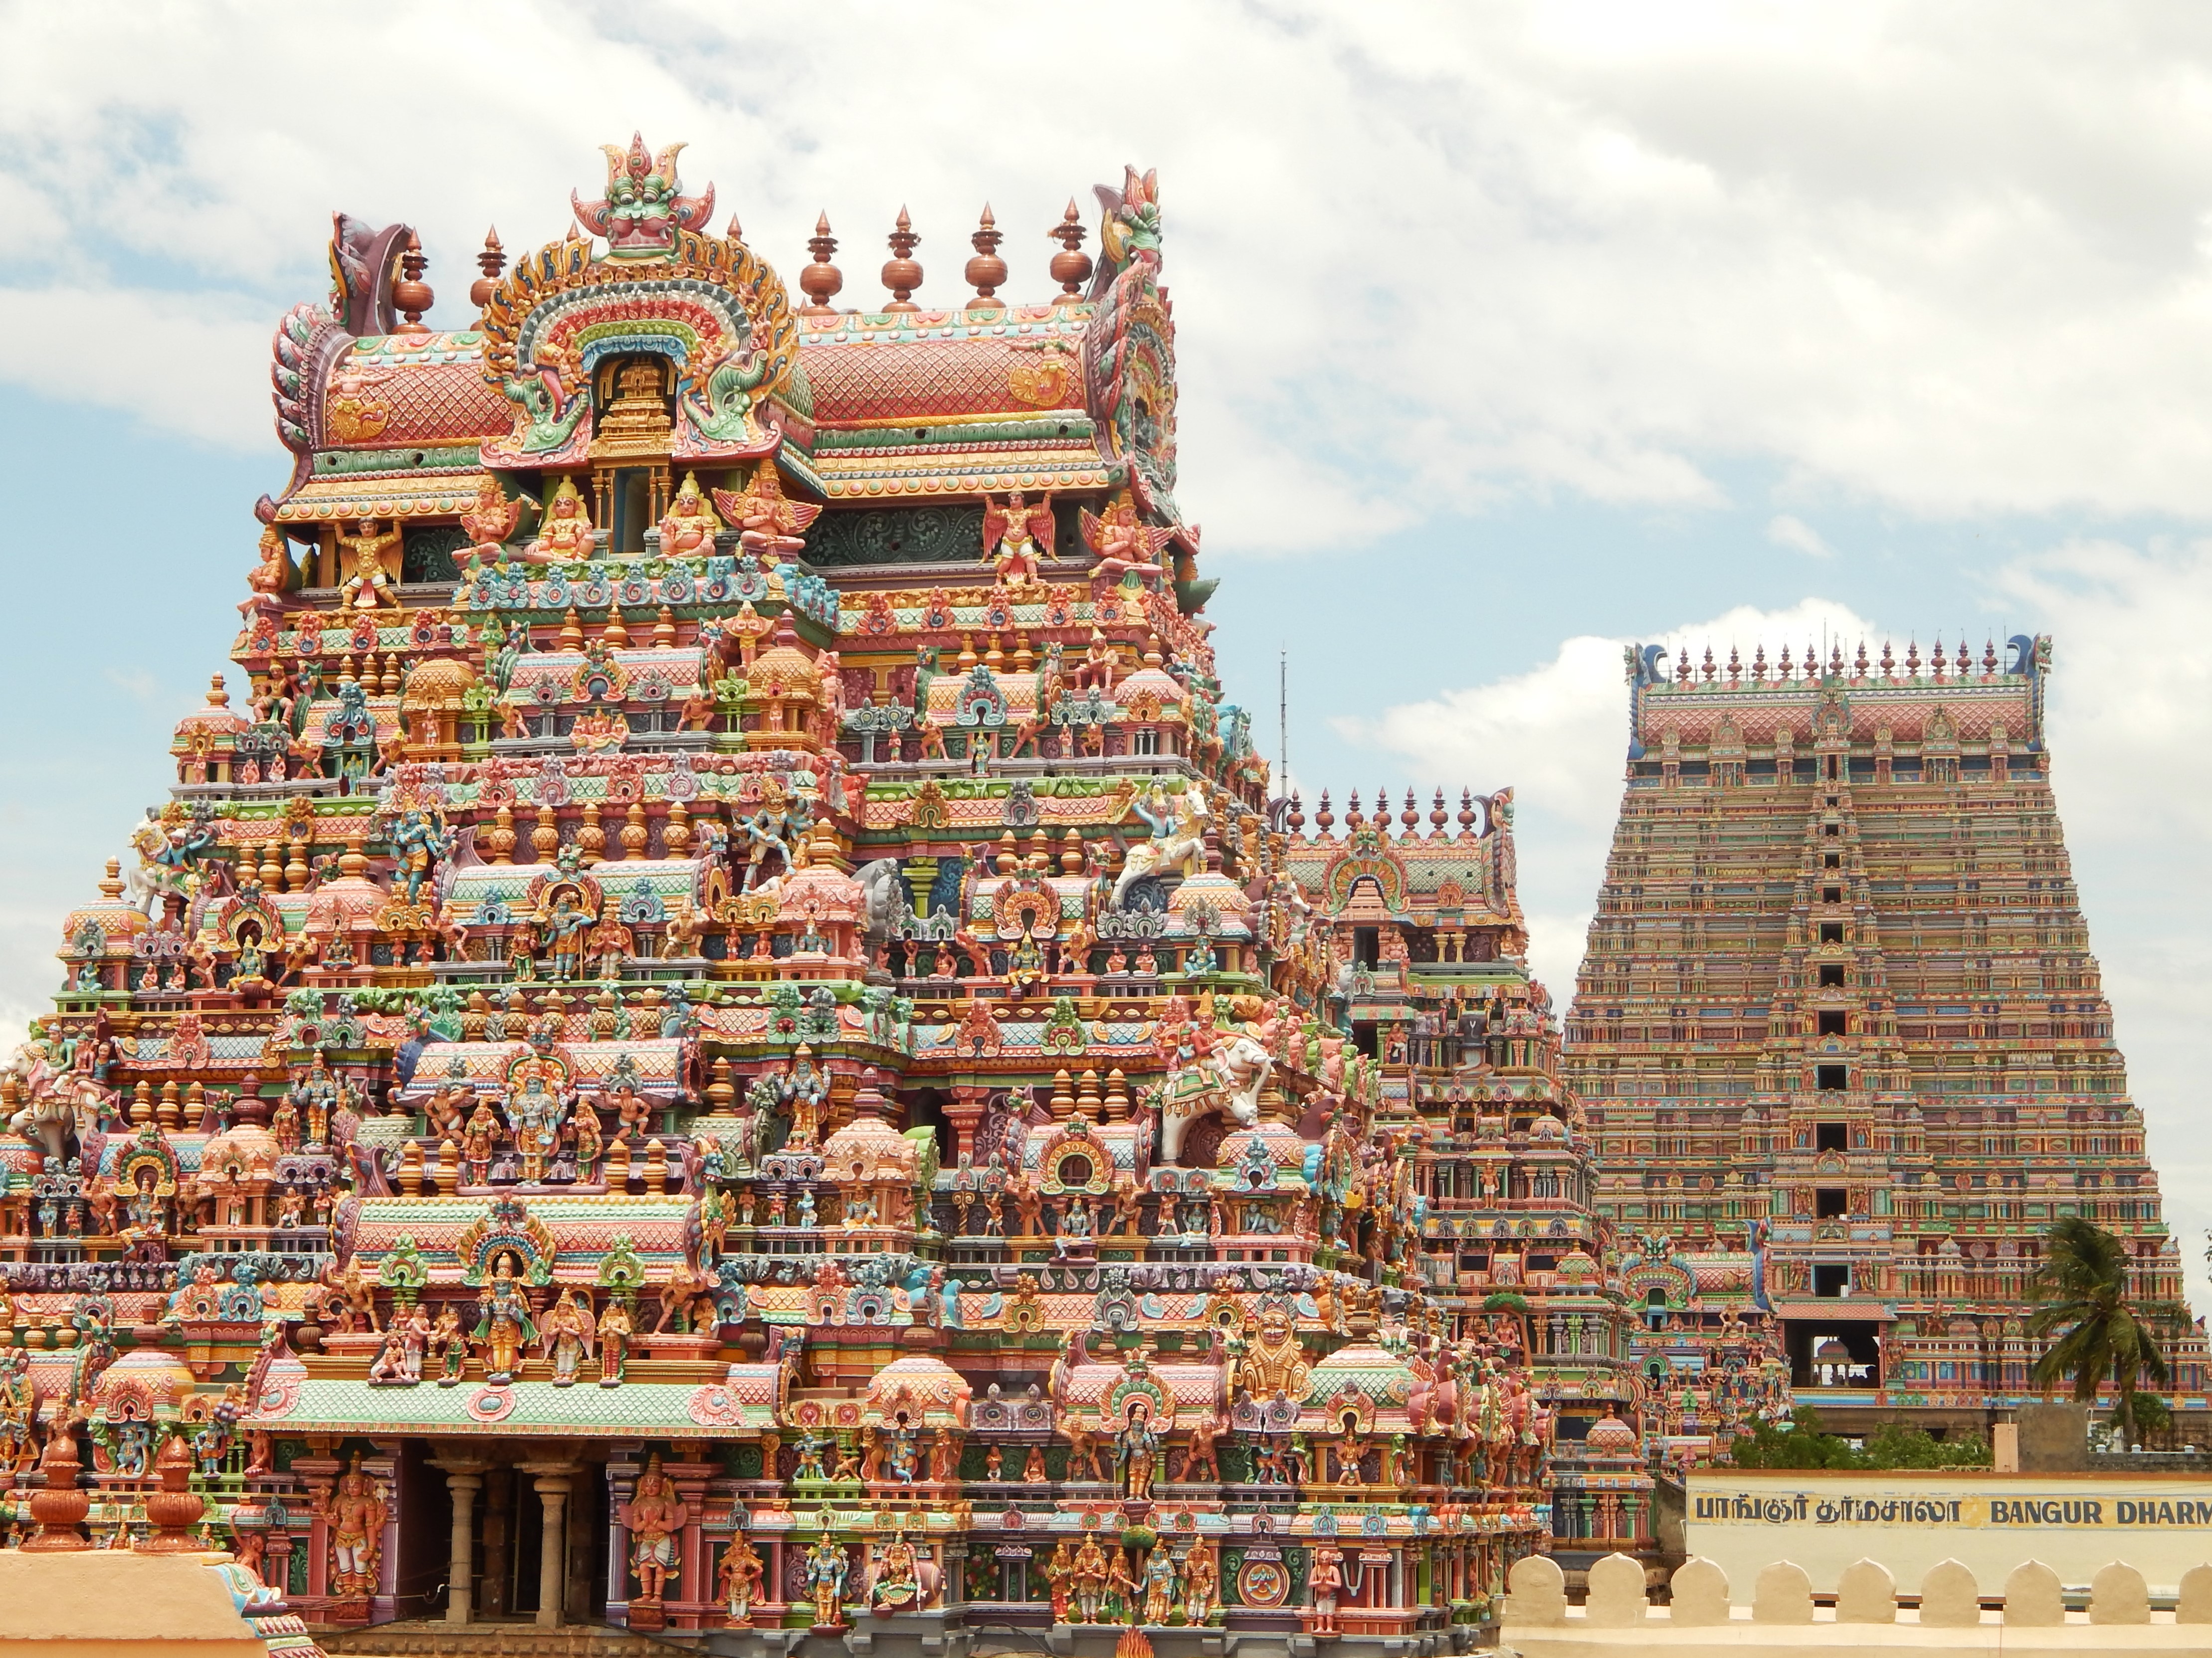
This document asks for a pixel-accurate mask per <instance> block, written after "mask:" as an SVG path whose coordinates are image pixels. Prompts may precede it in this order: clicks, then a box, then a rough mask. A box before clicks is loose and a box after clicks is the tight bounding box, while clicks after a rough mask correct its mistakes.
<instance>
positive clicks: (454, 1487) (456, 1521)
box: [446, 1473, 483, 1624]
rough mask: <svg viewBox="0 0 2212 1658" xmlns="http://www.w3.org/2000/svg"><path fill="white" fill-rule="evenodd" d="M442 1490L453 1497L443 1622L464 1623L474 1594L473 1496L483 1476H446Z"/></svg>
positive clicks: (456, 1474)
mask: <svg viewBox="0 0 2212 1658" xmlns="http://www.w3.org/2000/svg"><path fill="white" fill-rule="evenodd" d="M446 1489H447V1491H451V1492H452V1493H453V1558H452V1560H451V1562H450V1564H448V1565H447V1569H446V1570H447V1578H446V1583H447V1588H446V1621H447V1623H449V1624H465V1623H467V1622H468V1621H469V1606H470V1602H471V1600H473V1599H474V1597H475V1594H476V1570H477V1548H476V1543H477V1535H476V1517H477V1516H476V1508H477V1492H478V1491H482V1490H483V1476H482V1475H481V1474H474V1473H449V1474H447V1476H446Z"/></svg>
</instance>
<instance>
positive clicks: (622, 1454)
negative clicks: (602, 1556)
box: [607, 1441, 640, 1628]
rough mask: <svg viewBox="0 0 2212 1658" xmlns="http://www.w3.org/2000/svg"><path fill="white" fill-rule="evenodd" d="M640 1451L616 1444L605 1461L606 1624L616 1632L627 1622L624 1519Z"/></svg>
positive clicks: (633, 1445)
mask: <svg viewBox="0 0 2212 1658" xmlns="http://www.w3.org/2000/svg"><path fill="white" fill-rule="evenodd" d="M639 1450H640V1447H639V1446H638V1445H637V1444H636V1443H635V1442H634V1441H633V1442H623V1443H618V1444H616V1445H613V1446H611V1447H610V1448H609V1454H608V1459H607V1622H608V1623H609V1624H611V1625H614V1626H615V1627H617V1628H622V1627H623V1626H625V1625H628V1624H629V1594H630V1588H629V1585H630V1574H629V1526H628V1525H626V1524H625V1523H624V1522H623V1512H624V1505H625V1504H627V1503H629V1499H630V1497H631V1495H632V1494H633V1493H634V1492H635V1491H636V1490H637V1476H638V1473H639V1472H640V1469H639V1466H638V1463H637V1462H636V1461H635V1458H636V1456H637V1455H638V1452H639Z"/></svg>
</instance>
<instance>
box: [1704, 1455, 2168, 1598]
mask: <svg viewBox="0 0 2212 1658" xmlns="http://www.w3.org/2000/svg"><path fill="white" fill-rule="evenodd" d="M1683 1483H1684V1485H1685V1487H1686V1492H1685V1501H1684V1520H1683V1524H1684V1534H1685V1539H1686V1546H1687V1551H1688V1552H1689V1553H1691V1554H1693V1555H1697V1556H1699V1557H1701V1558H1705V1559H1708V1560H1711V1561H1712V1562H1714V1563H1715V1564H1717V1565H1719V1566H1720V1567H1721V1568H1722V1569H1723V1570H1725V1571H1726V1572H1727V1573H1728V1574H1729V1576H1730V1577H1731V1578H1732V1579H1734V1580H1735V1581H1736V1582H1751V1581H1752V1580H1753V1578H1754V1577H1755V1576H1757V1575H1758V1572H1759V1569H1760V1568H1761V1567H1763V1566H1765V1564H1767V1563H1768V1562H1770V1561H1771V1560H1774V1559H1777V1558H1786V1559H1790V1560H1794V1561H1796V1563H1797V1564H1799V1565H1801V1566H1802V1567H1803V1568H1804V1569H1805V1570H1807V1571H1808V1572H1809V1573H1810V1574H1811V1575H1812V1577H1813V1581H1814V1584H1815V1585H1816V1586H1818V1587H1819V1588H1820V1589H1821V1590H1822V1591H1823V1592H1826V1590H1827V1589H1828V1588H1832V1586H1833V1584H1834V1582H1835V1581H1836V1579H1837V1576H1838V1574H1839V1573H1841V1572H1842V1571H1843V1570H1844V1568H1845V1567H1847V1566H1849V1565H1850V1564H1851V1563H1852V1562H1853V1561H1854V1560H1857V1559H1860V1558H1864V1557H1867V1556H1871V1557H1873V1558H1875V1559H1877V1560H1880V1561H1881V1563H1882V1564H1884V1565H1886V1566H1887V1567H1888V1568H1889V1569H1890V1570H1892V1571H1893V1572H1895V1573H1896V1574H1897V1576H1898V1577H1899V1580H1900V1581H1904V1582H1917V1581H1918V1580H1919V1578H1920V1576H1921V1575H1922V1574H1923V1573H1924V1572H1925V1571H1927V1570H1929V1568H1930V1567H1932V1566H1934V1565H1936V1564H1937V1563H1938V1562H1940V1561H1943V1560H1947V1559H1948V1560H1957V1561H1960V1562H1961V1563H1963V1564H1965V1565H1966V1567H1967V1568H1969V1569H1970V1570H1972V1571H1973V1572H1975V1573H1976V1574H1977V1575H1978V1576H1980V1577H1981V1578H1982V1579H1984V1581H1986V1582H1991V1583H1996V1582H2002V1579H2003V1576H2004V1574H2005V1573H2007V1572H2008V1571H2010V1570H2012V1568H2013V1567H2015V1565H2017V1564H2020V1562H2021V1561H2022V1560H2025V1559H2037V1560H2044V1561H2047V1562H2049V1563H2050V1564H2051V1568H2052V1569H2053V1570H2055V1571H2057V1573H2058V1576H2059V1581H2060V1582H2062V1583H2063V1585H2064V1586H2065V1587H2066V1588H2067V1590H2068V1591H2069V1593H2072V1592H2075V1591H2080V1592H2082V1593H2086V1592H2087V1589H2088V1588H2089V1582H2090V1578H2091V1576H2093V1574H2094V1573H2095V1571H2096V1570H2097V1569H2098V1568H2099V1567H2100V1566H2101V1565H2103V1564H2105V1563H2106V1561H2107V1560H2109V1559H2112V1558H2113V1557H2115V1556H2116V1555H2117V1556H2119V1557H2122V1558H2125V1559H2126V1560H2127V1561H2128V1563H2129V1564H2130V1565H2132V1566H2134V1567H2135V1568H2136V1570H2138V1571H2140V1572H2142V1575H2143V1576H2144V1578H2145V1580H2146V1581H2147V1582H2148V1583H2149V1585H2150V1588H2151V1590H2152V1592H2153V1593H2154V1594H2156V1595H2158V1596H2160V1597H2161V1598H2162V1599H2171V1598H2172V1595H2173V1594H2176V1593H2177V1592H2178V1588H2179V1584H2180V1582H2181V1579H2182V1575H2183V1574H2184V1573H2185V1572H2187V1571H2188V1570H2191V1568H2192V1567H2195V1566H2198V1565H2202V1564H2204V1562H2205V1561H2206V1559H2207V1558H2212V1479H2205V1478H2203V1476H2202V1475H2197V1476H2187V1475H2177V1476H2169V1477H2163V1478H2161V1477H2158V1476H2154V1475H2142V1474H2131V1473H2088V1474H2071V1475H2051V1474H2033V1473H2022V1474H2004V1473H1955V1472H1954V1473H1933V1472H1926V1471H1914V1470H1901V1469H1900V1470H1893V1471H1888V1472H1884V1473H1823V1472H1819V1471H1813V1472H1784V1471H1780V1470H1776V1471H1773V1472H1768V1471H1765V1470H1755V1469H1738V1468H1698V1469H1695V1470H1693V1471H1692V1473H1690V1474H1689V1476H1688V1477H1687V1479H1685V1481H1684V1482H1683Z"/></svg>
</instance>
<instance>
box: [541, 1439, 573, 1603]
mask: <svg viewBox="0 0 2212 1658" xmlns="http://www.w3.org/2000/svg"><path fill="white" fill-rule="evenodd" d="M537 1489H538V1501H539V1502H541V1503H544V1509H545V1512H544V1524H543V1525H542V1526H541V1527H539V1528H538V1627H540V1628H541V1629H558V1628H559V1627H560V1626H561V1602H562V1592H563V1590H565V1589H566V1588H567V1587H568V1515H567V1509H568V1475H566V1474H564V1473H546V1474H540V1475H538V1485H537Z"/></svg>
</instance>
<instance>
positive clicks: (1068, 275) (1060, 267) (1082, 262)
mask: <svg viewBox="0 0 2212 1658" xmlns="http://www.w3.org/2000/svg"><path fill="white" fill-rule="evenodd" d="M1044 234H1045V235H1046V236H1047V237H1048V238H1049V239H1050V240H1054V241H1056V242H1058V243H1059V244H1060V252H1057V253H1055V254H1054V255H1053V256H1052V265H1051V270H1052V279H1053V281H1054V282H1058V283H1059V284H1060V292H1059V294H1058V295H1055V296H1054V299H1053V303H1054V305H1075V304H1078V303H1079V302H1080V301H1081V300H1082V298H1083V285H1084V283H1085V282H1089V281H1090V280H1091V256H1090V255H1089V254H1088V253H1085V252H1084V251H1083V239H1084V237H1085V236H1086V235H1087V234H1090V233H1089V232H1088V231H1087V230H1085V228H1084V224H1083V216H1082V215H1081V214H1080V213H1079V212H1078V211H1076V207H1075V197H1073V196H1071V197H1068V198H1067V211H1066V212H1065V213H1063V214H1062V215H1061V216H1060V222H1059V223H1058V224H1056V225H1054V227H1053V228H1051V229H1049V230H1048V231H1046V232H1045V233H1044Z"/></svg>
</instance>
